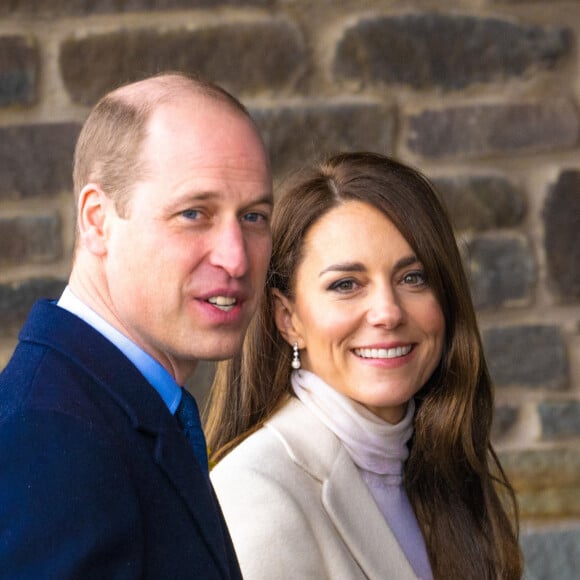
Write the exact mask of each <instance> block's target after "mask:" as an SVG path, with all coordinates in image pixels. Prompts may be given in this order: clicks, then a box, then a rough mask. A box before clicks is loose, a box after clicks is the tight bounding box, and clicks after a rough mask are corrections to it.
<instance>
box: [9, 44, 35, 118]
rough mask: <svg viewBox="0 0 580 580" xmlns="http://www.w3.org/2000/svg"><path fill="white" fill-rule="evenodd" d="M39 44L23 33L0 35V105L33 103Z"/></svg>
mask: <svg viewBox="0 0 580 580" xmlns="http://www.w3.org/2000/svg"><path fill="white" fill-rule="evenodd" d="M37 82H38V47H37V45H36V42H35V41H34V40H33V39H30V38H25V37H23V36H3V37H0V107H5V106H9V105H21V106H26V105H31V104H33V103H34V102H36V95H37Z"/></svg>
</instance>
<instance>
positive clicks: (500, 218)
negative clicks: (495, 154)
mask: <svg viewBox="0 0 580 580" xmlns="http://www.w3.org/2000/svg"><path fill="white" fill-rule="evenodd" d="M431 181H432V183H433V184H434V185H435V187H436V189H437V190H438V191H439V193H440V195H441V198H442V199H443V201H444V203H445V206H446V207H447V210H448V212H449V216H450V218H451V221H452V223H453V227H454V228H455V229H456V230H475V231H480V230H489V229H497V228H509V227H513V226H516V225H518V224H519V223H520V222H521V220H522V218H523V216H524V214H525V211H526V199H525V195H524V194H523V192H522V191H521V190H520V189H519V188H518V187H516V185H515V184H514V183H513V182H512V181H510V180H509V179H507V178H505V177H502V176H500V175H473V176H455V177H444V178H442V177H438V178H434V179H431Z"/></svg>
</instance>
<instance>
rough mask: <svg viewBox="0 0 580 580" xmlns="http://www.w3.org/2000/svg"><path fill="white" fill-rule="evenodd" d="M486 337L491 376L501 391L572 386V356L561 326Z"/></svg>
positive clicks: (504, 330) (499, 330) (493, 331)
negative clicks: (570, 367)
mask: <svg viewBox="0 0 580 580" xmlns="http://www.w3.org/2000/svg"><path fill="white" fill-rule="evenodd" d="M482 334H483V342H484V346H485V352H486V355H487V360H488V363H489V369H490V373H491V376H492V379H493V382H494V383H495V384H496V385H497V386H498V387H512V386H519V387H528V388H534V389H539V388H542V389H565V388H566V387H567V386H568V379H569V377H568V372H569V368H568V355H567V352H566V344H565V342H564V339H563V337H562V333H561V330H560V328H559V327H558V326H541V325H523V326H508V327H495V328H490V329H487V330H485V331H484V332H483V333H482Z"/></svg>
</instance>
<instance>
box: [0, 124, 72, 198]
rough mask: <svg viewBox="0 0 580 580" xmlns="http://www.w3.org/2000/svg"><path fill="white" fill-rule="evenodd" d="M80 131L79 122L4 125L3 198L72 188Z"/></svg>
mask: <svg viewBox="0 0 580 580" xmlns="http://www.w3.org/2000/svg"><path fill="white" fill-rule="evenodd" d="M79 131H80V126H79V125H77V124H75V123H54V124H43V125H20V126H11V127H0V201H2V200H7V199H15V200H18V199H25V198H30V197H51V196H55V195H57V194H59V193H61V192H63V191H72V163H73V153H74V146H75V142H76V139H77V136H78V133H79ZM71 200H72V197H71ZM71 203H72V201H71Z"/></svg>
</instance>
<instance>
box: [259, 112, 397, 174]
mask: <svg viewBox="0 0 580 580" xmlns="http://www.w3.org/2000/svg"><path fill="white" fill-rule="evenodd" d="M252 116H253V117H254V119H255V120H256V123H257V124H258V126H259V128H260V130H261V132H262V135H263V137H264V141H265V143H266V146H267V148H268V150H269V152H270V157H271V159H272V165H273V168H274V172H275V174H276V175H278V176H281V175H283V174H285V173H287V172H289V171H292V170H293V169H297V168H298V167H300V166H302V165H303V164H304V163H306V162H309V161H311V160H312V159H316V158H321V157H323V156H324V155H325V154H328V153H332V152H339V151H354V150H372V151H377V152H382V153H391V151H392V149H393V146H394V143H393V140H394V128H395V118H394V111H393V110H392V109H391V108H389V107H386V106H384V105H382V104H379V103H372V102H370V103H368V102H365V103H357V102H329V103H324V104H304V105H296V106H280V107H277V108H270V109H257V110H254V111H252Z"/></svg>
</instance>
